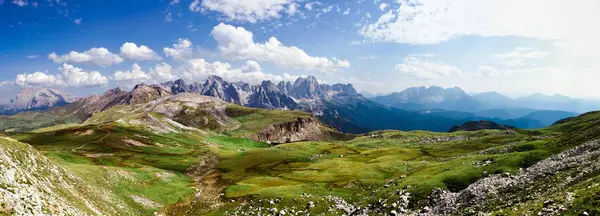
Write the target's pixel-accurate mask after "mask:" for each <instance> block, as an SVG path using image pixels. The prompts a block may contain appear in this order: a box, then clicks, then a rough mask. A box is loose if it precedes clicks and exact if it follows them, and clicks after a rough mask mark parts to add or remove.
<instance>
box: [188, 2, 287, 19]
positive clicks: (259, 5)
mask: <svg viewBox="0 0 600 216" xmlns="http://www.w3.org/2000/svg"><path fill="white" fill-rule="evenodd" d="M292 4H293V5H294V6H290V5H292ZM290 7H293V8H292V9H290ZM189 9H190V10H191V11H193V12H202V11H204V10H208V11H215V12H219V13H220V14H222V15H223V17H224V18H225V19H226V20H228V21H242V22H251V23H256V22H258V21H262V20H268V19H273V18H279V17H281V14H282V13H284V12H287V13H288V14H290V10H293V11H294V12H295V9H296V4H295V2H294V0H253V1H248V0H194V1H193V2H192V3H191V4H190V6H189Z"/></svg>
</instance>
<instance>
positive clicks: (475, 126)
mask: <svg viewBox="0 0 600 216" xmlns="http://www.w3.org/2000/svg"><path fill="white" fill-rule="evenodd" d="M484 129H488V130H510V129H515V127H513V126H510V125H501V124H498V123H496V122H493V121H485V120H482V121H469V122H465V123H464V124H463V125H455V126H453V127H452V128H450V130H449V131H448V132H449V133H452V132H456V131H478V130H484Z"/></svg>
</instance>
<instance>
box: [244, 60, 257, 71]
mask: <svg viewBox="0 0 600 216" xmlns="http://www.w3.org/2000/svg"><path fill="white" fill-rule="evenodd" d="M242 70H243V71H261V68H260V64H258V62H255V61H252V60H248V61H246V65H244V66H243V67H242Z"/></svg>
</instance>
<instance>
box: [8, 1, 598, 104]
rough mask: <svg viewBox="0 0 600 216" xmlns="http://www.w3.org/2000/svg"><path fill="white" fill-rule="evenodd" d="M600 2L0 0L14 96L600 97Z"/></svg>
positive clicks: (10, 85) (10, 80)
mask: <svg viewBox="0 0 600 216" xmlns="http://www.w3.org/2000/svg"><path fill="white" fill-rule="evenodd" d="M599 20H600V1H597V0H574V1H562V0H526V1H524V0H486V1H481V0H355V1H342V0H334V1H311V0H309V1H304V0H252V1H250V0H156V1H151V0H128V1H117V0H104V1H91V0H85V1H74V0H71V1H68V0H0V95H2V96H7V95H11V94H10V92H11V91H13V92H14V91H16V90H18V89H19V88H20V87H24V86H40V87H48V88H56V89H62V90H64V91H67V92H70V93H72V94H75V95H78V96H85V95H89V94H92V93H102V92H104V91H105V90H106V89H108V88H114V87H116V86H119V87H122V88H126V89H127V88H132V87H133V86H134V85H135V84H138V83H142V82H143V83H147V84H155V83H160V82H165V81H170V80H175V79H179V78H181V79H184V80H186V81H190V82H194V81H197V82H203V81H204V80H205V79H206V77H208V76H210V75H218V76H222V77H224V78H225V79H227V80H232V81H237V80H241V81H246V82H250V83H260V82H261V81H262V80H266V79H268V80H272V81H288V80H289V81H293V80H295V79H296V78H297V77H298V76H307V75H314V76H316V77H317V78H318V79H319V81H321V82H324V83H352V84H353V85H354V86H355V88H357V90H358V91H364V92H370V93H380V94H382V93H389V92H397V91H402V90H403V89H405V88H408V87H414V86H431V85H438V86H442V87H454V86H458V87H460V88H462V89H463V90H465V91H467V92H469V93H478V92H487V91H497V92H500V93H503V94H506V95H509V96H522V95H527V94H532V93H535V92H542V93H544V94H548V95H553V94H562V95H568V96H571V97H578V98H596V99H597V98H600V85H599V84H598V83H599V81H598V80H600V54H599V52H598V50H600V28H598V27H597V22H598V21H599Z"/></svg>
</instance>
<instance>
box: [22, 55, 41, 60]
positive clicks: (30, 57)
mask: <svg viewBox="0 0 600 216" xmlns="http://www.w3.org/2000/svg"><path fill="white" fill-rule="evenodd" d="M38 57H40V56H39V55H28V56H25V58H28V59H36V58H38Z"/></svg>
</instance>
